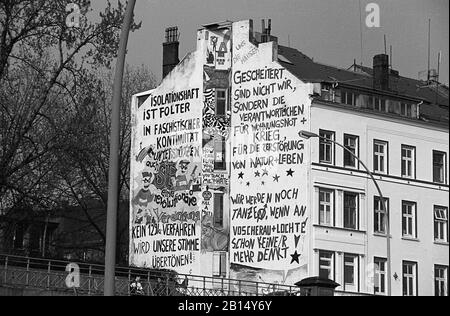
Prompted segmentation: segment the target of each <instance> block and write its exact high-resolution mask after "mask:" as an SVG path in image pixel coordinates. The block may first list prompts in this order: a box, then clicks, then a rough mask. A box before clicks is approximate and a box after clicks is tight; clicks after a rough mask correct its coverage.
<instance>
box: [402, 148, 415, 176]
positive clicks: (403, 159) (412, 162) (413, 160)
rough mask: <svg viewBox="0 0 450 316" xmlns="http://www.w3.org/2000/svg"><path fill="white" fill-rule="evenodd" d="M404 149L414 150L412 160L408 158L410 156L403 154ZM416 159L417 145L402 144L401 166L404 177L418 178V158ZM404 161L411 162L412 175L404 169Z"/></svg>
mask: <svg viewBox="0 0 450 316" xmlns="http://www.w3.org/2000/svg"><path fill="white" fill-rule="evenodd" d="M403 150H411V151H412V153H411V158H410V160H408V157H405V156H404V155H403ZM405 158H406V159H405ZM416 159H417V150H416V147H415V146H410V145H403V144H402V147H401V167H400V169H401V176H402V178H405V179H416V172H417V163H416V161H417V160H416ZM404 161H406V162H408V161H409V162H411V175H410V176H409V175H406V174H405V172H404V170H403V162H404Z"/></svg>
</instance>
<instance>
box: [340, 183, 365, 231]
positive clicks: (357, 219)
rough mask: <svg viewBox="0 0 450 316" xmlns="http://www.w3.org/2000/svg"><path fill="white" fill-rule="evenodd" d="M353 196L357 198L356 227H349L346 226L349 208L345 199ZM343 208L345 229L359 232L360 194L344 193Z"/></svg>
mask: <svg viewBox="0 0 450 316" xmlns="http://www.w3.org/2000/svg"><path fill="white" fill-rule="evenodd" d="M349 195H352V196H354V197H355V202H356V203H355V210H354V211H355V227H354V228H353V227H347V226H346V224H347V223H346V215H347V208H346V205H345V202H346V200H345V198H346V196H349ZM342 202H343V208H342V213H343V214H342V216H343V227H344V228H345V229H352V230H359V216H360V204H361V203H360V194H359V193H355V192H349V191H344V192H343V201H342Z"/></svg>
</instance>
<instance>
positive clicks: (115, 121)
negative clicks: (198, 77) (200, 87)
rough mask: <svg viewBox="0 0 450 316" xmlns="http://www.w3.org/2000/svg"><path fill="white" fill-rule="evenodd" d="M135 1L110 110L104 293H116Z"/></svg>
mask: <svg viewBox="0 0 450 316" xmlns="http://www.w3.org/2000/svg"><path fill="white" fill-rule="evenodd" d="M135 4H136V0H129V1H128V4H127V8H126V11H125V18H124V21H123V25H122V31H121V34H120V42H119V51H118V55H117V63H116V72H115V77H114V88H113V99H112V109H111V136H110V153H109V172H108V210H107V219H106V246H105V283H104V295H105V296H114V295H115V275H116V235H117V207H118V201H119V198H118V196H119V167H120V166H119V163H120V162H119V151H120V103H121V101H122V79H123V70H124V66H125V55H126V51H127V44H128V35H129V33H130V27H131V23H132V21H133V11H134V6H135Z"/></svg>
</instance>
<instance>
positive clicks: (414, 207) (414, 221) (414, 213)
mask: <svg viewBox="0 0 450 316" xmlns="http://www.w3.org/2000/svg"><path fill="white" fill-rule="evenodd" d="M405 206H407V207H408V206H411V207H412V211H411V214H406V215H405ZM405 218H406V226H404V225H405ZM409 220H411V221H412V223H411V228H412V229H413V234H410V232H408V230H409V224H410V223H409ZM402 236H403V237H404V238H413V239H416V238H417V202H412V201H405V200H403V201H402Z"/></svg>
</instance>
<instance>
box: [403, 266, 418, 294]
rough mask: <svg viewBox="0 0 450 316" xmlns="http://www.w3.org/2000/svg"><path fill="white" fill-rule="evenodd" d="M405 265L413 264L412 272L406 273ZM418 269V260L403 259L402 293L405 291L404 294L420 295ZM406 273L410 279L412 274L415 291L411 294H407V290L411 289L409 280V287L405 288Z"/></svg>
mask: <svg viewBox="0 0 450 316" xmlns="http://www.w3.org/2000/svg"><path fill="white" fill-rule="evenodd" d="M405 266H412V274H408V275H406V274H405ZM418 271H419V270H418V263H417V262H414V261H407V260H403V261H402V293H403V296H419V291H418V289H419V286H418V279H419V278H418ZM405 275H406V277H408V280H409V278H410V277H411V276H412V286H413V288H412V290H413V292H414V293H412V294H409V293H406V294H405V290H406V291H408V290H411V289H410V288H409V285H410V284H409V282H408V283H407V289H405Z"/></svg>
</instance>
